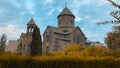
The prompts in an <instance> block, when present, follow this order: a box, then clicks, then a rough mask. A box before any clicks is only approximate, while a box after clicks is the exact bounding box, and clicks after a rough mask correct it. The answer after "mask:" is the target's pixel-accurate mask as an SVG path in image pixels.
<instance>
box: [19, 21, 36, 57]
mask: <svg viewBox="0 0 120 68" xmlns="http://www.w3.org/2000/svg"><path fill="white" fill-rule="evenodd" d="M35 27H36V24H35V22H34V20H33V19H31V20H30V21H29V22H28V24H27V31H26V33H21V36H20V39H18V42H19V44H18V48H17V52H18V53H19V54H22V55H29V54H30V45H31V42H32V32H33V30H34V28H35Z"/></svg>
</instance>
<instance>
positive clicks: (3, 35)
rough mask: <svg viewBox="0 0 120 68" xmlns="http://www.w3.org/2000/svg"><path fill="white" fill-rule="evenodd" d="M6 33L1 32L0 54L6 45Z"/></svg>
mask: <svg viewBox="0 0 120 68" xmlns="http://www.w3.org/2000/svg"><path fill="white" fill-rule="evenodd" d="M6 37H7V36H6V35H5V34H2V36H1V39H0V54H2V53H3V52H4V51H5V47H6V41H7V39H6Z"/></svg>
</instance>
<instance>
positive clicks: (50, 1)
mask: <svg viewBox="0 0 120 68" xmlns="http://www.w3.org/2000/svg"><path fill="white" fill-rule="evenodd" d="M44 1H45V2H44V5H46V4H52V3H53V0H44Z"/></svg>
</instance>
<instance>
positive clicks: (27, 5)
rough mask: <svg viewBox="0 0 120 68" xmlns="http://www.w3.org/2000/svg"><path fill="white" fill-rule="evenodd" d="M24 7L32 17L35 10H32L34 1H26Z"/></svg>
mask: <svg viewBox="0 0 120 68" xmlns="http://www.w3.org/2000/svg"><path fill="white" fill-rule="evenodd" d="M25 5H26V8H27V10H28V11H29V12H30V13H31V14H32V15H34V14H35V10H34V7H35V3H34V1H33V0H26V2H25Z"/></svg>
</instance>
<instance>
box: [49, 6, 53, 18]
mask: <svg viewBox="0 0 120 68" xmlns="http://www.w3.org/2000/svg"><path fill="white" fill-rule="evenodd" d="M53 12H54V8H52V9H51V10H50V11H49V12H48V15H49V16H50V15H52V14H53Z"/></svg>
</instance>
